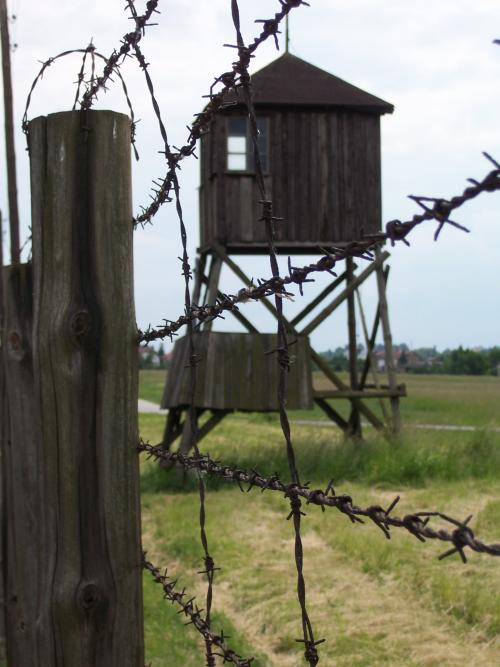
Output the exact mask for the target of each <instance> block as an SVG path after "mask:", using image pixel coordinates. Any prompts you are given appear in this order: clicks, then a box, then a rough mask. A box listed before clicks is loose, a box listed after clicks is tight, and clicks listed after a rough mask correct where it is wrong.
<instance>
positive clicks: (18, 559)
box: [2, 264, 43, 666]
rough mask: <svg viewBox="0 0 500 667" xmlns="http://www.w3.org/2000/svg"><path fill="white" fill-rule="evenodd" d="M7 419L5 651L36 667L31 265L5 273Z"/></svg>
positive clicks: (15, 661)
mask: <svg viewBox="0 0 500 667" xmlns="http://www.w3.org/2000/svg"><path fill="white" fill-rule="evenodd" d="M3 286H4V303H5V318H4V335H3V346H2V347H3V365H4V372H5V386H6V390H7V396H6V401H5V402H4V414H3V415H2V418H3V419H2V420H3V424H2V483H3V485H4V489H3V501H4V506H3V524H4V530H3V544H2V556H3V562H2V568H3V574H4V585H5V589H4V595H5V611H6V615H5V628H6V648H7V657H8V663H9V665H23V666H24V665H36V664H37V662H36V652H35V648H36V643H37V642H36V635H37V628H36V625H37V617H38V595H37V588H36V582H37V581H38V579H39V576H40V568H43V560H42V558H41V553H40V550H39V547H40V528H41V521H42V514H41V509H42V508H41V505H40V479H39V458H38V457H39V454H40V450H39V442H40V423H39V419H38V410H37V405H36V400H35V395H34V378H33V358H32V326H33V281H32V267H31V265H29V264H15V265H12V266H7V267H4V269H3Z"/></svg>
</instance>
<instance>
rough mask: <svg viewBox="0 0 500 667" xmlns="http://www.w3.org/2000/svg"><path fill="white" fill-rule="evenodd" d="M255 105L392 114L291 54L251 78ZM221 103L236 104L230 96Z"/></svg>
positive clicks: (370, 97) (384, 105)
mask: <svg viewBox="0 0 500 667" xmlns="http://www.w3.org/2000/svg"><path fill="white" fill-rule="evenodd" d="M251 82H252V89H253V94H254V102H255V104H257V105H260V104H262V105H272V106H299V107H336V108H345V109H353V110H356V111H364V112H368V113H375V114H384V113H392V112H393V111H394V107H393V105H392V104H389V102H384V100H381V99H380V98H379V97H375V95H371V94H370V93H367V92H365V91H364V90H361V88H357V87H356V86H353V85H352V84H350V83H347V81H343V80H342V79H339V78H338V77H337V76H334V75H333V74H330V73H329V72H325V70H322V69H320V68H319V67H315V66H314V65H311V64H310V63H308V62H306V61H305V60H302V59H301V58H297V56H294V55H292V54H291V53H284V54H283V55H282V56H280V57H279V58H277V59H276V60H273V62H271V63H269V65H266V67H263V68H262V69H261V70H259V71H258V72H255V74H253V75H252V77H251ZM224 101H225V102H237V101H239V98H238V97H237V96H236V95H235V94H234V93H230V94H229V95H227V97H226V99H225V100H224Z"/></svg>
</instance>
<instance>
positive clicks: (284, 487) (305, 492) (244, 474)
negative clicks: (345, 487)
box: [138, 440, 500, 563]
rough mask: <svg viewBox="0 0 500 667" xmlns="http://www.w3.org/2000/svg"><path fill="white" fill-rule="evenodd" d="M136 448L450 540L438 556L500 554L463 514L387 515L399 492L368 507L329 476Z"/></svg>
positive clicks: (386, 526) (356, 519)
mask: <svg viewBox="0 0 500 667" xmlns="http://www.w3.org/2000/svg"><path fill="white" fill-rule="evenodd" d="M138 450H139V451H140V452H144V453H145V454H146V455H147V458H152V459H154V460H156V461H158V462H160V461H164V462H168V463H175V464H178V465H180V466H182V467H184V468H185V469H186V470H190V469H199V470H202V471H203V472H204V473H206V474H207V475H210V476H213V477H216V478H219V479H223V480H225V481H228V482H233V483H235V484H237V485H238V487H239V488H240V490H241V491H243V492H248V491H250V490H251V489H252V488H253V487H256V488H260V489H261V490H262V491H277V492H278V493H282V494H283V495H284V496H285V497H286V498H289V497H290V493H291V492H293V493H295V494H296V495H298V496H300V497H301V498H303V499H304V500H305V501H306V504H307V505H318V506H319V507H321V509H322V510H323V511H325V508H327V507H333V508H335V509H337V510H338V511H339V512H341V513H342V514H345V515H346V516H347V517H348V518H349V519H350V521H351V522H352V523H364V521H363V518H365V519H369V520H370V521H371V522H373V523H374V524H375V525H376V526H377V527H378V528H379V529H380V530H381V531H382V532H383V534H384V535H385V537H386V538H387V539H390V537H391V533H390V528H402V529H404V530H406V531H407V532H408V533H410V534H412V535H413V536H414V537H416V538H417V539H418V540H420V541H421V542H424V541H425V539H426V538H428V539H431V540H438V541H441V542H451V544H452V545H453V548H452V549H451V550H449V551H446V552H445V553H443V554H441V556H440V557H439V558H440V559H443V558H446V557H448V556H451V555H452V554H454V553H458V554H459V556H460V558H461V559H462V561H463V562H464V563H465V562H466V560H467V559H466V556H465V553H464V550H465V549H466V548H469V549H471V550H472V551H475V552H477V553H483V554H487V555H489V556H500V543H495V544H486V543H484V542H482V541H481V540H479V539H477V538H476V537H475V535H474V533H473V531H472V529H471V528H470V527H469V526H468V524H469V521H470V519H471V517H467V519H465V521H460V520H458V519H454V518H452V517H450V516H448V515H447V514H444V513H442V512H438V511H422V512H413V513H409V514H406V515H405V516H404V517H402V518H400V517H396V516H391V513H392V511H393V510H394V508H395V507H396V505H397V503H398V502H399V500H400V497H399V496H396V497H395V498H394V500H393V501H392V503H391V504H390V505H389V507H388V509H384V508H383V507H381V506H380V505H370V506H369V507H366V508H362V507H359V506H358V505H356V504H354V501H353V499H352V497H351V496H350V495H348V494H341V495H337V493H336V492H335V488H334V485H333V480H332V481H330V483H329V484H328V486H327V487H326V489H325V490H323V489H311V488H310V487H309V485H308V484H302V485H294V484H287V483H285V482H282V481H281V479H280V477H279V475H278V474H277V473H275V474H273V475H271V476H270V477H266V476H265V475H261V474H260V473H259V472H258V471H256V470H251V471H248V470H244V469H243V468H239V467H236V466H230V465H226V464H224V463H222V462H221V461H217V460H215V459H212V458H210V457H209V456H208V455H206V454H203V455H200V456H196V455H195V456H186V455H184V454H182V453H180V452H171V451H166V450H164V449H162V445H161V444H159V445H151V444H149V443H148V442H144V441H142V440H141V441H140V442H139V444H138ZM244 484H245V485H246V484H248V488H247V489H246V490H245V489H244V488H243V485H244ZM432 518H440V519H442V520H444V521H445V522H447V523H450V524H452V525H453V526H454V530H453V531H452V532H451V533H450V532H448V531H446V530H443V529H439V530H435V529H434V528H432V527H431V526H430V525H429V521H430V519H432Z"/></svg>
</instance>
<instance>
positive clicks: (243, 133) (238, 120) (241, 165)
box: [227, 116, 269, 173]
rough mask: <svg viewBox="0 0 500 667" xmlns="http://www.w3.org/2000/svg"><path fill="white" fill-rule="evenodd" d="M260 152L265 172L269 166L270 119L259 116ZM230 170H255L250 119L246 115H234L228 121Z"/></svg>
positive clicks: (228, 160)
mask: <svg viewBox="0 0 500 667" xmlns="http://www.w3.org/2000/svg"><path fill="white" fill-rule="evenodd" d="M257 127H258V129H259V138H258V144H259V153H260V159H261V164H262V170H263V171H264V173H266V172H267V171H268V167H269V129H268V128H269V119H268V118H263V117H260V118H257ZM227 168H228V171H255V160H254V151H253V142H252V135H251V129H250V121H249V119H248V118H246V117H245V116H233V117H230V118H228V122H227Z"/></svg>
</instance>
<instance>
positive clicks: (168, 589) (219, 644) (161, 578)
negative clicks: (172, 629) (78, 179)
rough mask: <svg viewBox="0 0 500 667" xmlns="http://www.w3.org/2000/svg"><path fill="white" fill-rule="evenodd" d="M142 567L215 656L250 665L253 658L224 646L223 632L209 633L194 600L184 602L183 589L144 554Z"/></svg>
mask: <svg viewBox="0 0 500 667" xmlns="http://www.w3.org/2000/svg"><path fill="white" fill-rule="evenodd" d="M142 566H143V568H144V569H145V570H147V571H148V572H150V574H151V575H152V577H153V579H154V580H155V582H156V583H157V584H160V586H161V587H162V589H163V594H164V597H165V599H167V600H170V602H172V603H173V604H176V605H178V606H179V607H180V611H179V613H181V614H184V616H186V618H188V619H189V621H188V623H187V625H193V626H194V627H195V628H196V629H197V630H198V632H199V633H200V634H201V635H202V636H203V638H204V640H205V642H208V643H209V644H210V645H211V646H214V647H216V651H217V652H216V653H215V655H218V656H220V657H221V658H222V659H223V661H224V663H226V662H227V663H231V664H233V665H235V666H236V667H250V665H251V663H252V662H253V658H242V657H241V656H240V655H238V654H237V653H236V652H235V651H233V650H232V649H230V648H228V647H227V645H226V637H225V636H224V633H223V632H221V634H220V635H217V634H215V633H213V632H211V630H210V627H209V625H208V624H207V622H206V620H205V619H204V618H203V616H202V611H203V610H201V609H198V607H197V606H196V605H195V598H190V599H188V600H184V598H185V597H186V591H185V589H183V590H182V591H180V592H179V591H176V590H175V588H176V584H177V582H176V581H175V580H171V579H170V578H169V577H168V576H167V570H165V571H164V572H163V573H162V572H161V571H160V570H159V569H158V568H157V567H155V566H154V565H153V563H151V562H150V561H148V560H147V559H146V553H145V552H144V553H143V555H142ZM214 664H215V663H214Z"/></svg>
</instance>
